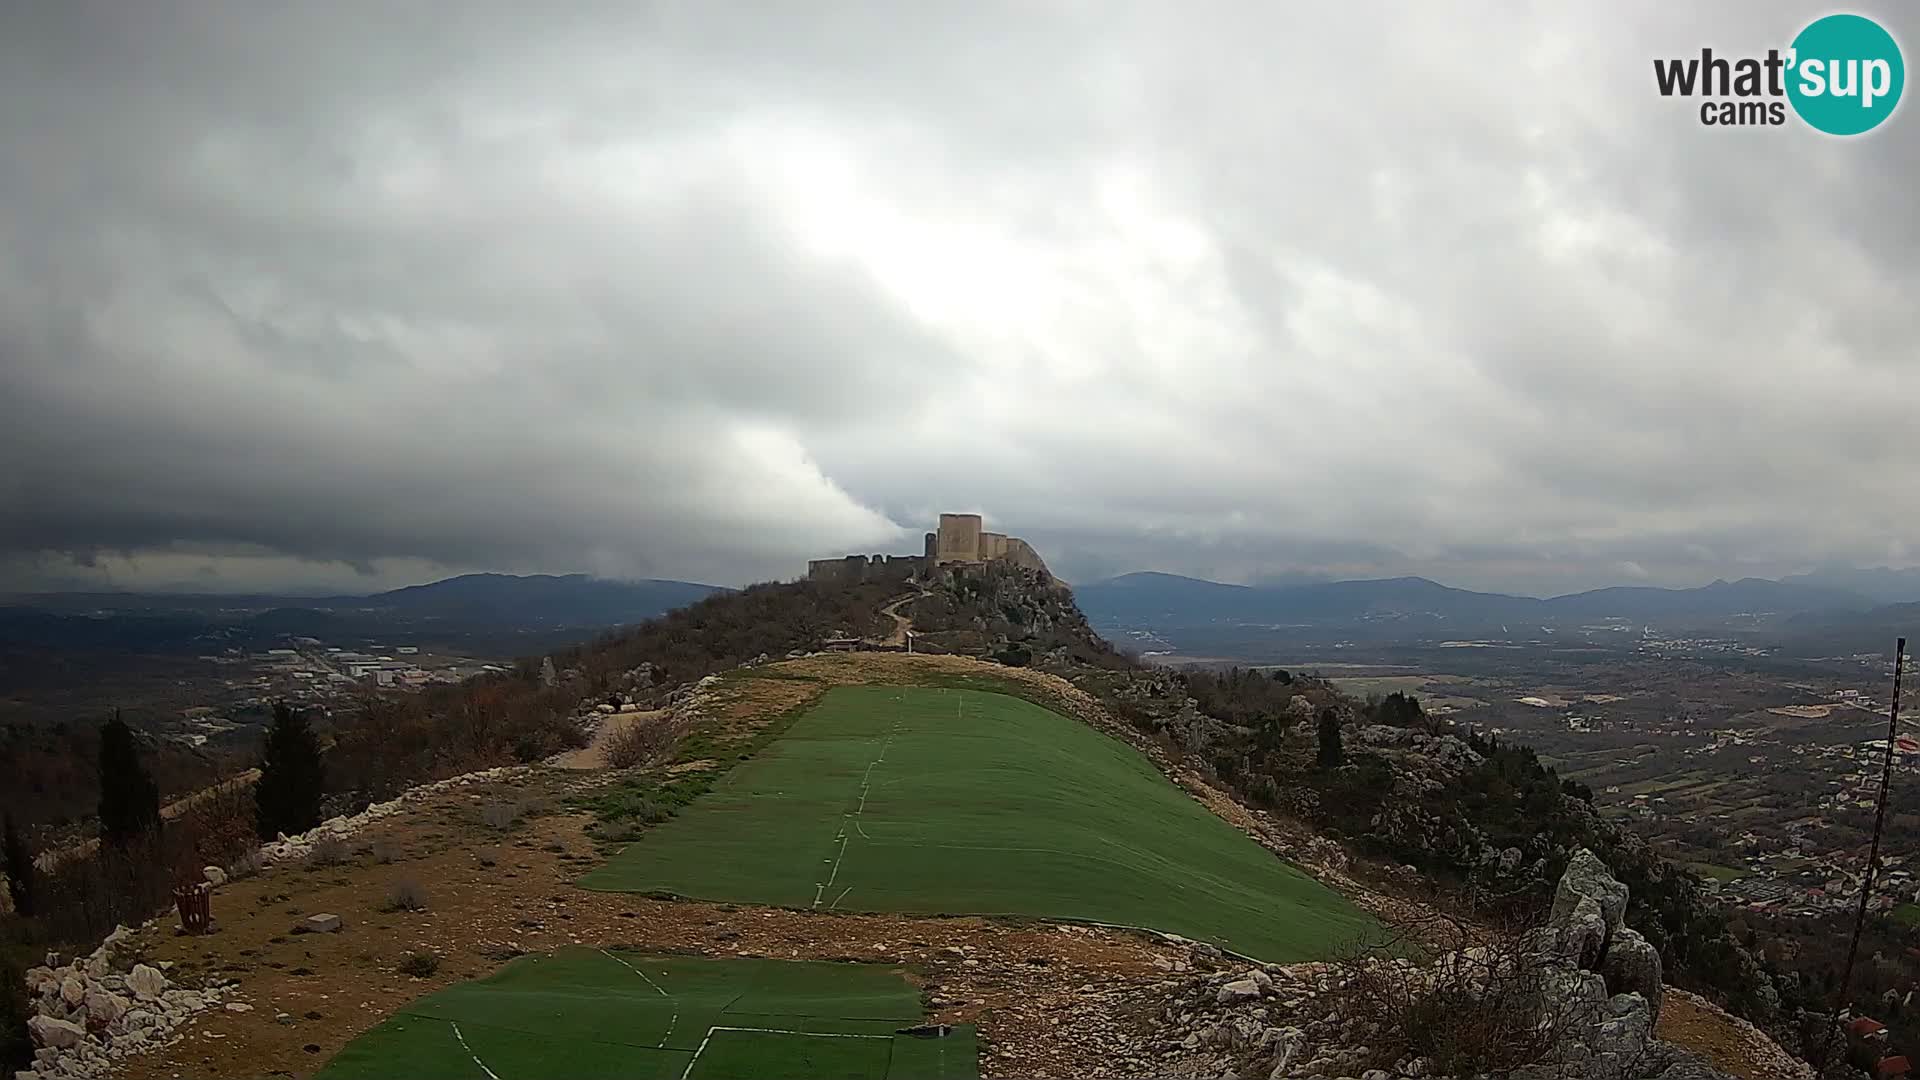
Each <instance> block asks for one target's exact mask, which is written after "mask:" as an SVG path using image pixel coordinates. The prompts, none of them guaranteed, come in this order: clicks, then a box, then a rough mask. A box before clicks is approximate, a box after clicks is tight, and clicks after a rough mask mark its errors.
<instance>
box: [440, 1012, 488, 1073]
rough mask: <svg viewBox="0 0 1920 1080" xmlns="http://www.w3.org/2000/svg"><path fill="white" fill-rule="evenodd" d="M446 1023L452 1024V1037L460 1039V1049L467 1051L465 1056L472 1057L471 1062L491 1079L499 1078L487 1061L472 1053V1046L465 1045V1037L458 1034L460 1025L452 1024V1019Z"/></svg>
mask: <svg viewBox="0 0 1920 1080" xmlns="http://www.w3.org/2000/svg"><path fill="white" fill-rule="evenodd" d="M447 1023H449V1024H452V1025H453V1037H454V1038H456V1039H459V1040H460V1049H462V1050H465V1051H466V1052H467V1056H468V1057H470V1058H472V1059H473V1063H474V1064H475V1065H478V1066H480V1071H481V1072H483V1073H486V1074H487V1076H488V1077H490V1078H491V1080H500V1074H499V1073H497V1072H494V1071H493V1070H492V1069H489V1068H487V1063H486V1062H484V1061H481V1060H480V1055H479V1054H476V1053H474V1052H473V1047H471V1046H468V1045H467V1037H466V1036H465V1035H462V1034H460V1025H459V1024H454V1023H453V1021H451V1020H449V1021H447Z"/></svg>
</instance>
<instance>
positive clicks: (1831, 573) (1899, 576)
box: [1780, 566, 1920, 604]
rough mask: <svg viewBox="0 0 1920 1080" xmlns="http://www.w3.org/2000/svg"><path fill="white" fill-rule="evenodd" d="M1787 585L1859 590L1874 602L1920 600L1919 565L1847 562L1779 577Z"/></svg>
mask: <svg viewBox="0 0 1920 1080" xmlns="http://www.w3.org/2000/svg"><path fill="white" fill-rule="evenodd" d="M1780 580H1781V581H1782V582H1783V583H1785V584H1788V585H1816V586H1819V587H1821V588H1824V589H1844V590H1846V591H1847V592H1855V593H1859V594H1860V595H1861V596H1864V597H1866V598H1867V599H1869V600H1872V601H1873V602H1874V603H1876V604H1911V603H1916V602H1920V568H1915V569H1911V570H1890V569H1888V568H1887V567H1884V566H1876V567H1873V568H1872V569H1870V570H1856V569H1854V568H1853V567H1850V566H1838V567H1828V568H1825V569H1821V570H1815V571H1812V572H1810V573H1806V574H1794V575H1792V576H1791V577H1784V578H1781V579H1780Z"/></svg>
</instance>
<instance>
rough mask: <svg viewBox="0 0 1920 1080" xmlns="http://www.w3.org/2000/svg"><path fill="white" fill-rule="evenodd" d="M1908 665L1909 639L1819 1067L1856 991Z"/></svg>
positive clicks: (1898, 662)
mask: <svg viewBox="0 0 1920 1080" xmlns="http://www.w3.org/2000/svg"><path fill="white" fill-rule="evenodd" d="M1906 666H1907V639H1906V638H1900V639H1899V640H1898V641H1896V642H1895V643H1894V646H1893V703H1892V704H1891V705H1889V706H1888V707H1887V750H1886V757H1885V759H1884V760H1883V761H1882V762H1881V764H1880V799H1879V805H1878V806H1877V807H1875V808H1874V812H1873V843H1872V844H1871V845H1869V846H1868V848H1867V871H1866V874H1865V876H1864V877H1862V878H1861V881H1860V910H1859V911H1857V912H1855V913H1854V916H1853V942H1852V943H1851V944H1849V945H1848V946H1847V968H1846V974H1844V975H1842V976H1841V977H1840V1000H1839V1001H1838V1002H1836V1003H1835V1004H1834V1007H1833V1027H1832V1028H1830V1029H1828V1031H1827V1038H1826V1041H1825V1042H1823V1043H1822V1044H1821V1046H1820V1067H1821V1068H1822V1069H1825V1068H1826V1067H1827V1055H1828V1054H1830V1053H1831V1052H1832V1050H1833V1036H1834V1034H1835V1033H1837V1032H1838V1031H1839V1030H1840V1012H1841V1010H1842V1009H1845V1008H1846V1007H1847V1001H1848V999H1849V998H1850V997H1851V996H1852V994H1853V962H1854V960H1855V959H1856V958H1857V957H1858V956H1859V955H1860V931H1861V930H1862V929H1864V928H1865V927H1866V925H1867V899H1868V898H1869V897H1870V896H1872V895H1873V871H1874V867H1875V865H1876V864H1877V863H1879V861H1880V832H1881V830H1882V829H1883V828H1885V827H1886V823H1887V788H1888V787H1889V786H1890V785H1891V784H1892V782H1893V740H1894V738H1895V737H1896V736H1897V734H1898V730H1899V727H1900V672H1901V670H1902V669H1903V668H1905V667H1906Z"/></svg>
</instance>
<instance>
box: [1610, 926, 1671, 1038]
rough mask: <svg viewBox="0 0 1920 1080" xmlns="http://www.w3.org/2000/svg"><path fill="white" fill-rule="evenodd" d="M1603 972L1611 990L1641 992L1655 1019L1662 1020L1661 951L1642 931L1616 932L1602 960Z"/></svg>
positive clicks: (1614, 991) (1616, 991)
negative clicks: (1643, 935)
mask: <svg viewBox="0 0 1920 1080" xmlns="http://www.w3.org/2000/svg"><path fill="white" fill-rule="evenodd" d="M1600 974H1601V975H1603V976H1605V977H1606V980H1607V990H1608V991H1609V992H1610V993H1614V994H1638V995H1640V996H1641V997H1642V998H1644V999H1645V1000H1646V1003H1647V1010H1648V1012H1649V1013H1650V1014H1651V1015H1652V1018H1653V1019H1654V1020H1655V1021H1658V1020H1659V1019H1660V999H1661V986H1662V983H1661V970H1660V950H1659V949H1656V948H1654V947H1653V943H1652V942H1650V941H1648V940H1647V939H1646V938H1644V937H1642V936H1640V933H1639V932H1638V931H1636V930H1628V929H1622V930H1621V931H1620V932H1619V933H1618V934H1616V935H1614V939H1613V941H1612V942H1611V943H1610V944H1608V946H1607V955H1606V958H1605V959H1603V960H1602V961H1601V962H1600Z"/></svg>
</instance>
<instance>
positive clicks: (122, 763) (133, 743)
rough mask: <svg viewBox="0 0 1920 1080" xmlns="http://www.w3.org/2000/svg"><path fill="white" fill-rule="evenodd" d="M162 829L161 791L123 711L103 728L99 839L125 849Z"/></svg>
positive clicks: (115, 715)
mask: <svg viewBox="0 0 1920 1080" xmlns="http://www.w3.org/2000/svg"><path fill="white" fill-rule="evenodd" d="M158 828H160V787H159V785H158V784H155V783H154V782H153V777H152V775H150V774H149V773H148V772H147V768H146V766H145V765H142V764H141V763H140V746H139V743H138V741H137V740H136V739H135V738H134V734H133V729H132V728H130V727H128V726H127V722H126V721H124V720H122V719H120V710H118V709H115V710H114V711H113V719H111V720H109V721H107V722H106V723H105V724H103V725H102V726H101V728H100V839H102V840H104V841H106V842H107V843H109V844H116V845H122V846H124V845H125V844H127V843H128V842H129V841H131V840H133V839H135V838H136V837H139V836H141V835H144V834H146V833H148V832H151V831H153V830H156V829H158Z"/></svg>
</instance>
